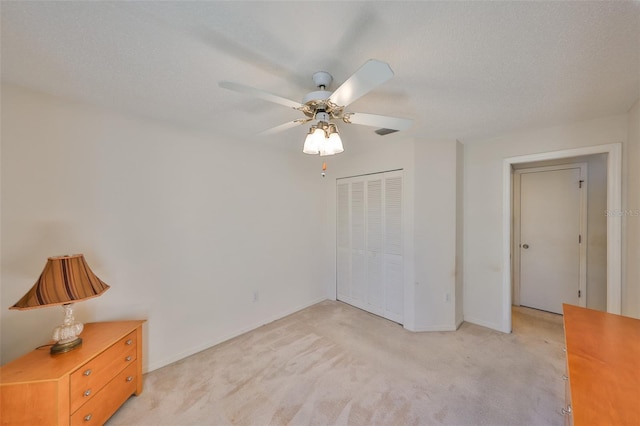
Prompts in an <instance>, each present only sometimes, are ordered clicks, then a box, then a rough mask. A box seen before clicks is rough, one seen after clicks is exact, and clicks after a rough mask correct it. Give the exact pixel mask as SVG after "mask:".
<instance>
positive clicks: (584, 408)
mask: <svg viewBox="0 0 640 426" xmlns="http://www.w3.org/2000/svg"><path fill="white" fill-rule="evenodd" d="M563 313H564V335H565V344H566V352H567V372H568V374H567V376H566V377H565V378H566V379H567V384H566V398H567V401H566V406H565V408H564V409H563V412H564V413H565V414H566V421H565V424H568V425H571V424H573V425H576V426H582V425H615V426H625V425H630V426H638V425H640V320H638V319H634V318H629V317H623V316H620V315H613V314H608V313H606V312H600V311H594V310H591V309H585V308H580V307H578V306H572V305H566V304H564V305H563Z"/></svg>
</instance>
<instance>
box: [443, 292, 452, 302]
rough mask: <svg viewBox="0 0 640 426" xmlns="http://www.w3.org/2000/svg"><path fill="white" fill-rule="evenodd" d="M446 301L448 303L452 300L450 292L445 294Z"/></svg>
mask: <svg viewBox="0 0 640 426" xmlns="http://www.w3.org/2000/svg"><path fill="white" fill-rule="evenodd" d="M444 301H445V302H447V303H449V302H451V296H450V295H449V293H447V294H445V295H444Z"/></svg>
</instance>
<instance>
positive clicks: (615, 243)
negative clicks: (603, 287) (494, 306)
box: [500, 143, 622, 333]
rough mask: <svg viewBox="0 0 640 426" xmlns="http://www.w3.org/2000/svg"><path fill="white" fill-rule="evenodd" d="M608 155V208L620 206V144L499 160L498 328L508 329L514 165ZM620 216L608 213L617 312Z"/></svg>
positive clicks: (610, 289)
mask: <svg viewBox="0 0 640 426" xmlns="http://www.w3.org/2000/svg"><path fill="white" fill-rule="evenodd" d="M593 154H607V210H608V211H610V212H611V211H620V210H621V209H622V144H621V143H613V144H607V145H596V146H590V147H583V148H575V149H566V150H561V151H553V152H543V153H538V154H529V155H522V156H518V157H510V158H505V159H504V160H503V161H502V320H501V327H500V329H501V331H503V332H505V333H510V332H511V301H512V295H511V288H512V283H511V281H512V280H511V276H512V274H511V250H512V243H511V241H512V237H513V235H512V227H513V226H512V218H511V205H512V202H513V200H512V199H513V184H512V177H511V174H512V173H513V164H520V163H531V162H534V161H545V160H556V159H561V158H572V157H580V156H583V155H593ZM621 295H622V217H621V216H618V215H611V214H609V215H607V312H609V313H613V314H620V308H621V305H622V299H621Z"/></svg>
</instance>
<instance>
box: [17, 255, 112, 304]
mask: <svg viewBox="0 0 640 426" xmlns="http://www.w3.org/2000/svg"><path fill="white" fill-rule="evenodd" d="M108 289H109V286H108V285H107V284H105V283H104V282H103V281H102V280H100V278H98V277H96V276H95V274H94V273H93V271H91V269H90V268H89V265H87V262H86V261H85V260H84V256H83V255H81V254H74V255H71V256H56V257H50V258H49V259H48V260H47V264H46V265H45V267H44V270H43V271H42V274H41V275H40V278H38V281H36V283H35V284H34V285H33V287H31V290H29V291H28V292H27V294H25V295H24V296H23V297H22V299H20V300H19V301H18V302H17V303H16V304H15V305H13V306H12V307H11V308H9V309H20V310H23V309H33V308H39V307H42V306H53V305H64V304H67V303H73V302H76V301H79V300H84V299H90V298H92V297H96V296H100V295H101V294H102V293H104V292H105V291H107V290H108Z"/></svg>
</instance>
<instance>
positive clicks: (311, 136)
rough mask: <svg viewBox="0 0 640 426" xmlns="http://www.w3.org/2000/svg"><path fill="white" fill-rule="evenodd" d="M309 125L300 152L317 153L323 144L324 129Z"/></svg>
mask: <svg viewBox="0 0 640 426" xmlns="http://www.w3.org/2000/svg"><path fill="white" fill-rule="evenodd" d="M314 128H315V126H311V129H310V130H309V133H308V134H307V138H306V139H305V140H304V147H303V148H302V152H304V153H305V154H318V153H319V152H320V147H321V146H322V145H323V144H324V139H325V137H324V130H322V129H320V128H315V129H314Z"/></svg>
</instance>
